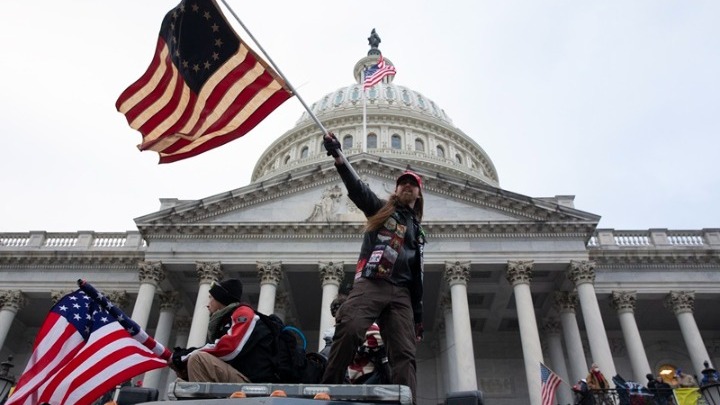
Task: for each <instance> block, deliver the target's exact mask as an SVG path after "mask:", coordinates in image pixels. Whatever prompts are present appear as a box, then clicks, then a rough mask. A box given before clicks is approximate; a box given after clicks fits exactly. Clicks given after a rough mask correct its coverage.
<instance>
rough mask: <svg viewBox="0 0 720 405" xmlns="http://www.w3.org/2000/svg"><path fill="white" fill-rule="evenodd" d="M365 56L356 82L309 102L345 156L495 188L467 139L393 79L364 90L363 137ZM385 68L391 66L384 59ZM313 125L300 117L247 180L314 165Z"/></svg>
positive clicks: (318, 143) (489, 168)
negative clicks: (385, 160) (363, 156)
mask: <svg viewBox="0 0 720 405" xmlns="http://www.w3.org/2000/svg"><path fill="white" fill-rule="evenodd" d="M376 61H377V56H375V55H371V56H367V57H365V58H363V59H361V60H360V61H358V62H357V64H356V65H355V68H354V73H355V80H356V82H355V83H353V84H351V85H348V86H344V87H341V88H339V89H337V90H335V91H333V92H332V93H328V94H327V95H325V96H323V97H322V98H320V100H318V101H317V102H315V103H313V104H312V106H311V107H310V110H311V111H312V112H313V114H315V116H316V117H317V118H318V119H319V120H320V121H321V122H322V123H323V125H324V126H325V128H327V129H328V130H329V131H332V132H333V133H334V134H335V135H336V136H337V137H338V139H340V141H341V142H342V143H343V151H344V153H345V155H346V156H350V155H353V154H358V153H366V154H368V155H370V156H378V157H382V158H388V159H393V160H396V161H399V162H401V163H403V164H407V165H409V166H410V167H413V168H420V167H422V168H425V169H427V170H430V171H432V172H437V173H448V174H452V175H455V176H459V177H461V178H465V179H468V180H473V181H475V180H479V181H481V182H483V183H486V184H489V185H492V186H499V183H498V176H497V172H496V171H495V166H494V165H493V163H492V161H491V160H490V157H489V156H488V155H487V154H486V153H485V151H484V150H483V149H482V148H481V147H480V146H479V145H478V144H477V143H476V142H475V141H473V140H472V139H471V138H470V137H469V136H467V135H465V134H464V133H463V132H462V131H461V130H460V129H459V128H456V127H455V126H454V125H453V123H452V120H451V119H450V117H449V116H448V115H447V114H446V113H445V111H444V110H443V109H442V108H440V107H439V106H438V105H437V104H436V103H435V102H434V101H432V100H430V99H428V98H427V97H425V96H424V95H422V94H421V93H420V92H417V91H415V90H412V89H410V88H407V87H405V86H400V85H397V84H394V83H392V79H393V76H387V77H386V78H384V79H383V82H381V83H378V84H376V85H375V86H373V87H372V88H370V89H367V90H366V92H365V94H366V97H367V98H366V106H365V109H366V120H367V123H366V127H367V132H366V133H367V138H366V137H364V136H363V98H362V94H363V93H362V92H363V86H362V84H361V77H360V76H361V72H362V71H363V70H364V69H365V68H367V67H368V66H370V65H372V64H375V63H376ZM385 63H386V64H388V65H392V62H391V61H390V60H389V59H387V58H385ZM321 135H322V134H321V133H320V130H319V129H318V127H317V125H316V124H315V121H314V120H312V119H311V117H310V115H309V114H308V113H307V112H304V113H303V114H302V116H301V117H300V119H299V120H298V121H297V123H296V125H295V127H294V128H293V129H291V130H289V131H287V132H286V133H285V134H283V135H282V136H281V137H280V138H279V139H278V140H276V141H275V142H274V143H273V144H272V145H270V147H268V149H267V150H266V151H265V152H264V153H263V154H262V156H261V157H260V159H259V160H258V162H257V163H256V165H255V169H254V170H253V176H252V181H253V182H258V181H265V180H267V179H270V178H273V177H276V176H286V175H287V174H289V173H293V172H297V171H299V170H303V169H307V168H310V167H315V166H317V164H318V163H321V162H326V161H327V159H328V157H327V155H326V152H325V149H324V148H323V145H322V137H321Z"/></svg>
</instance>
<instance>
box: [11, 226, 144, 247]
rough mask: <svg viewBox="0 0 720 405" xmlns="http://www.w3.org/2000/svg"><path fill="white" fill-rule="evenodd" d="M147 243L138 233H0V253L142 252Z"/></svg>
mask: <svg viewBox="0 0 720 405" xmlns="http://www.w3.org/2000/svg"><path fill="white" fill-rule="evenodd" d="M146 246H147V242H146V241H145V240H144V239H143V238H142V236H140V232H137V231H128V232H93V231H79V232H75V233H48V232H45V231H31V232H28V233H0V251H2V250H17V249H22V250H25V249H50V250H54V249H58V248H61V249H88V250H111V249H124V250H128V249H136V250H144V248H145V247H146Z"/></svg>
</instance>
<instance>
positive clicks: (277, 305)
mask: <svg viewBox="0 0 720 405" xmlns="http://www.w3.org/2000/svg"><path fill="white" fill-rule="evenodd" d="M533 264H534V263H533V261H509V262H508V264H507V270H506V278H507V280H508V282H510V284H511V285H512V287H513V292H514V296H515V300H516V307H517V311H518V324H519V328H520V337H521V345H522V350H523V361H524V364H525V372H526V379H527V384H528V390H529V394H530V403H531V404H532V405H539V404H540V389H541V387H540V379H539V364H540V363H541V362H544V359H543V353H542V346H541V343H540V337H539V332H538V326H537V321H536V318H535V311H534V305H533V302H532V295H531V289H530V283H531V280H532V269H533ZM470 265H471V263H470V262H462V263H461V262H446V264H445V272H444V278H445V280H446V281H447V283H448V286H449V295H447V296H445V297H444V298H443V300H442V303H441V305H442V311H443V324H444V325H443V326H444V329H445V333H444V335H442V336H439V341H440V344H441V347H442V348H443V349H444V350H443V352H444V353H445V356H446V357H445V358H443V359H442V364H443V367H444V369H445V371H446V373H444V375H446V376H447V378H446V380H445V384H446V387H447V388H448V391H469V390H476V389H477V388H478V387H477V377H476V372H475V356H474V352H473V345H472V327H471V322H470V312H469V305H468V298H467V297H468V294H467V283H468V281H469V279H470ZM257 269H258V277H259V279H260V296H259V299H258V310H259V311H260V312H263V313H277V314H278V315H279V316H281V318H284V316H285V310H286V307H287V303H288V297H287V295H286V294H285V293H283V292H278V291H277V286H278V284H279V282H280V281H281V279H282V277H283V273H282V265H281V263H280V262H274V263H273V262H258V263H257ZM196 270H197V274H198V279H199V288H198V295H197V300H196V302H195V307H194V312H193V317H192V320H191V322H190V321H188V320H187V319H178V320H175V319H174V318H175V312H176V310H177V308H178V307H179V299H178V296H177V293H173V292H160V293H158V291H157V290H158V288H159V285H160V283H161V282H162V281H163V280H164V278H165V270H164V269H163V266H162V264H161V263H160V262H142V263H141V264H140V266H139V271H138V276H139V279H140V287H139V289H138V296H137V299H136V301H135V305H134V308H133V312H132V318H133V319H134V320H135V321H136V322H137V323H138V324H139V325H140V326H141V327H143V328H147V322H148V319H149V315H150V309H151V307H152V303H153V300H154V298H155V297H156V296H158V297H159V300H160V317H159V319H158V324H157V327H156V329H155V339H156V340H157V341H158V342H160V343H161V344H163V345H166V346H167V345H168V341H169V338H170V334H171V331H172V329H173V324H174V325H175V329H176V330H177V333H176V340H175V342H174V346H181V347H189V346H202V345H203V344H205V342H206V334H207V326H208V322H209V313H208V311H207V308H206V306H207V302H208V294H209V291H210V286H211V284H212V282H213V281H216V280H221V279H222V278H223V272H222V266H221V263H219V262H197V263H196ZM318 272H319V276H320V281H321V284H322V307H321V316H320V328H319V333H320V336H319V338H318V342H319V343H318V344H319V347H318V350H320V349H322V346H323V345H324V342H323V341H322V339H321V336H322V332H323V331H324V330H326V329H327V328H329V327H331V326H332V325H333V323H334V320H333V319H332V316H331V314H330V302H331V301H332V300H333V299H334V298H335V297H336V296H337V294H338V291H339V286H340V283H341V282H342V280H343V277H344V272H343V263H342V262H339V263H338V262H336V263H333V262H327V263H323V262H321V263H319V264H318ZM568 277H569V279H570V280H571V281H573V282H574V284H575V286H576V291H573V292H558V293H557V294H556V296H555V304H556V307H557V309H558V312H559V314H560V323H558V322H557V320H555V319H550V320H546V322H545V324H544V325H543V327H544V330H545V332H547V333H546V336H547V343H548V349H549V352H550V357H551V361H552V365H553V368H554V371H555V372H556V373H558V374H559V375H560V377H561V378H563V379H564V380H565V381H575V380H576V379H578V378H581V377H584V376H585V374H586V373H587V370H588V367H587V363H586V360H585V359H586V356H585V353H584V349H583V346H582V340H581V337H580V331H579V328H578V323H577V319H576V315H575V311H576V308H577V305H578V302H579V304H580V308H581V310H582V314H583V319H584V321H585V327H586V330H587V336H588V343H589V347H590V352H591V358H592V359H593V361H594V362H596V363H598V365H599V366H600V368H601V369H602V370H603V372H604V373H605V374H606V375H611V376H612V375H616V374H617V373H616V370H615V365H614V362H613V359H612V354H611V351H610V344H609V341H608V339H607V335H606V333H605V327H604V325H603V321H602V317H601V316H600V309H599V306H598V301H597V297H596V294H595V289H594V286H593V284H594V281H595V272H594V263H593V262H589V261H571V262H570V265H569V268H568ZM65 293H67V292H65ZM62 295H64V294H63V292H54V293H53V297H54V298H55V299H58V298H60V297H61V296H62ZM108 297H109V298H110V300H111V301H112V302H114V303H115V304H116V305H119V306H123V304H124V301H127V293H126V292H117V291H110V292H108ZM635 298H636V293H635V292H634V291H614V292H613V294H612V304H613V305H614V306H615V309H616V310H617V312H618V316H619V319H620V324H621V328H622V332H623V336H624V339H625V342H626V345H627V347H628V353H629V356H630V362H631V365H632V368H633V373H634V377H635V379H636V380H637V381H643V378H644V376H645V374H647V373H649V372H651V369H650V366H649V362H648V360H647V356H646V354H645V350H644V346H643V344H642V340H641V337H640V333H639V331H638V328H637V324H636V322H635V318H634V305H635ZM25 302H26V301H25V298H24V297H23V295H22V293H21V292H20V291H19V290H15V291H0V348H2V345H3V344H4V341H5V339H6V337H7V333H8V331H9V329H10V325H11V324H12V321H13V319H14V317H15V314H17V312H18V310H20V309H21V308H22V306H23V305H24V303H25ZM693 304H694V294H693V293H692V292H687V291H672V292H671V293H670V294H669V295H668V298H667V300H666V305H667V306H668V307H669V308H671V309H673V311H674V312H675V314H676V316H677V318H678V322H679V324H680V329H681V332H682V335H683V337H684V340H685V342H686V344H687V348H688V352H689V353H690V357H691V361H692V364H693V365H694V367H696V373H697V374H698V375H699V374H701V370H702V366H701V365H702V363H703V361H705V360H708V359H709V356H708V353H707V350H706V349H705V345H704V344H703V341H702V337H701V335H700V332H699V329H698V327H697V324H696V323H695V319H694V317H693V315H692V312H693ZM560 329H562V338H564V341H565V344H566V350H567V354H568V358H569V364H568V366H569V368H566V365H565V360H564V356H563V350H562V341H561V333H560ZM568 372H569V373H571V374H568ZM171 377H174V376H171ZM568 377H572V378H571V379H570V378H568ZM168 378H169V377H168ZM161 379H162V375H161V371H154V372H151V373H148V374H147V375H146V376H145V380H144V384H145V385H146V386H149V387H160V386H162V384H160V381H161ZM564 391H568V390H560V391H559V392H564ZM561 395H565V394H564V393H563V394H561ZM567 395H569V392H568V393H567ZM559 399H560V400H561V401H563V402H564V403H566V402H569V400H570V398H567V399H566V398H559ZM566 400H567V401H566Z"/></svg>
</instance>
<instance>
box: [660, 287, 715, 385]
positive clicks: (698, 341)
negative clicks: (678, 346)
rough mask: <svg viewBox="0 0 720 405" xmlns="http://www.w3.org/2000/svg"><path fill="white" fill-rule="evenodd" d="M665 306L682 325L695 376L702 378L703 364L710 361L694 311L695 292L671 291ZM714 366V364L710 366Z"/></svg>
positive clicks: (681, 328) (681, 329) (681, 330)
mask: <svg viewBox="0 0 720 405" xmlns="http://www.w3.org/2000/svg"><path fill="white" fill-rule="evenodd" d="M665 306H666V307H667V308H669V309H672V311H673V312H674V313H675V316H676V317H677V320H678V323H679V324H680V332H682V335H683V339H684V340H685V345H687V349H688V353H690V362H691V363H692V367H693V370H695V375H697V376H701V375H703V374H702V370H703V369H704V368H705V367H704V366H703V362H704V361H705V360H707V361H710V355H709V354H708V351H707V348H706V347H705V343H704V342H703V339H702V336H701V335H700V330H699V329H698V326H697V323H696V322H695V317H694V316H693V311H694V310H695V292H694V291H670V294H668V296H667V297H666V298H665ZM710 366H712V364H711V365H710Z"/></svg>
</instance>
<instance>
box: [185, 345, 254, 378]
mask: <svg viewBox="0 0 720 405" xmlns="http://www.w3.org/2000/svg"><path fill="white" fill-rule="evenodd" d="M187 371H188V381H193V382H221V383H248V382H250V380H248V378H247V377H245V375H243V374H242V373H241V372H239V371H237V370H236V369H235V368H234V367H233V366H231V365H229V364H227V363H225V362H224V361H222V360H220V359H219V358H217V357H215V356H213V355H212V354H210V353H206V352H202V351H198V352H195V353H193V354H192V355H191V356H190V357H189V358H188V364H187Z"/></svg>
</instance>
